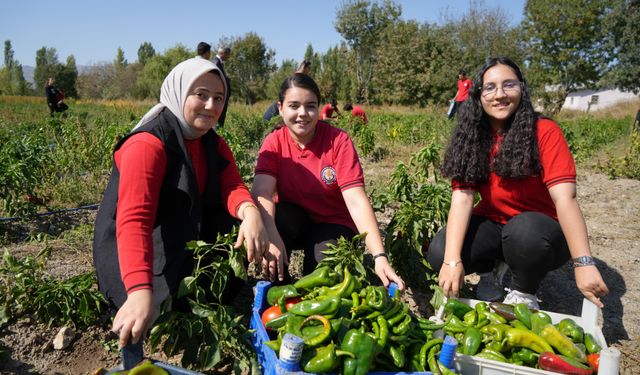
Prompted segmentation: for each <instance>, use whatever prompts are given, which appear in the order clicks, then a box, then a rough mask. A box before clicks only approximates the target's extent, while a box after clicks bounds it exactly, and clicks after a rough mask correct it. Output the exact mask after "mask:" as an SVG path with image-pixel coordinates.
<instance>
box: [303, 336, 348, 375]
mask: <svg viewBox="0 0 640 375" xmlns="http://www.w3.org/2000/svg"><path fill="white" fill-rule="evenodd" d="M339 356H348V357H350V358H355V356H354V355H353V353H351V352H348V351H345V350H336V346H335V344H334V343H333V342H331V343H329V345H327V346H323V347H320V348H312V349H310V350H306V351H305V352H303V353H302V358H301V359H300V366H301V367H302V369H303V370H304V371H305V372H312V373H325V372H331V371H334V370H335V369H336V368H337V367H338V365H339V364H340V361H339V360H338V357H339Z"/></svg>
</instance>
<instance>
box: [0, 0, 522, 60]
mask: <svg viewBox="0 0 640 375" xmlns="http://www.w3.org/2000/svg"><path fill="white" fill-rule="evenodd" d="M524 2H525V1H524V0H511V1H501V0H485V1H483V2H481V4H483V7H484V8H489V9H494V8H496V7H499V8H500V9H501V10H502V11H503V12H504V13H505V14H506V15H507V17H508V19H510V20H511V22H512V24H516V23H518V22H519V21H520V20H521V19H522V13H523V9H524ZM342 3H343V1H342V0H314V1H305V0H297V1H292V0H253V1H249V0H227V1H215V0H209V1H196V0H174V1H167V0H154V1H151V0H128V1H124V0H103V1H93V0H70V1H51V0H47V1H43V0H37V1H35V0H10V1H7V2H6V3H4V4H3V6H2V12H1V13H0V41H2V43H3V46H4V41H5V40H7V39H9V40H11V44H12V46H13V50H14V52H15V54H14V58H15V59H16V60H18V61H19V62H20V63H21V64H22V65H31V66H34V65H35V54H36V50H38V49H39V48H41V47H43V46H45V47H48V48H51V47H53V48H55V49H56V50H57V52H58V59H59V60H60V61H61V62H64V61H66V58H67V56H68V55H70V54H73V55H74V56H75V58H76V64H78V65H92V64H97V63H101V62H110V61H112V60H113V59H114V58H115V56H116V51H117V49H118V47H121V48H122V49H123V50H124V53H125V58H126V59H127V60H128V61H130V62H133V61H135V60H136V59H137V51H138V47H139V46H140V44H141V43H142V42H145V41H148V42H151V44H152V45H153V47H154V48H155V50H156V51H157V52H163V51H164V50H166V49H167V48H171V47H173V46H175V45H176V44H177V43H181V44H183V45H185V46H187V47H188V48H191V49H194V50H195V46H196V45H197V43H198V42H200V41H206V42H209V43H211V44H212V45H214V46H215V45H216V44H217V42H218V41H219V39H220V37H238V36H242V35H244V34H245V33H247V32H249V31H254V32H256V33H257V34H258V35H259V36H261V37H262V38H263V39H264V41H265V44H266V45H267V47H269V48H272V49H274V50H275V51H276V62H277V63H278V64H279V63H280V62H281V61H282V60H283V59H294V60H296V61H299V60H300V59H301V58H302V57H303V55H304V51H305V49H306V46H307V44H308V43H311V44H312V45H313V48H314V50H315V51H318V52H325V51H326V50H327V49H328V48H329V47H331V46H334V45H337V44H339V43H340V41H341V37H340V35H339V34H338V33H337V32H336V31H335V28H334V20H335V15H336V10H337V9H338V8H339V7H340V5H341V4H342ZM396 3H398V4H400V5H401V6H402V18H404V19H413V20H417V21H419V22H429V23H442V22H443V20H445V19H447V17H449V18H451V17H452V18H454V19H458V18H460V17H461V16H462V15H463V14H464V13H466V12H467V11H468V9H469V7H470V4H471V1H469V0H396ZM0 61H2V60H0Z"/></svg>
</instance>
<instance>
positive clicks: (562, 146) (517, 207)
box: [451, 118, 576, 224]
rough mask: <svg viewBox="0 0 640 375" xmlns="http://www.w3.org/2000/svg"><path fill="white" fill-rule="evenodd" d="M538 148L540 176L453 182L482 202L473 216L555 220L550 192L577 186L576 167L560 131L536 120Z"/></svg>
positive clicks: (496, 146) (546, 121) (495, 148)
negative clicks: (538, 214) (557, 187)
mask: <svg viewBox="0 0 640 375" xmlns="http://www.w3.org/2000/svg"><path fill="white" fill-rule="evenodd" d="M537 128H538V130H537V139H538V148H539V150H540V164H541V165H542V171H541V172H540V175H539V176H530V177H526V178H523V179H507V178H502V177H500V176H498V175H496V174H495V172H493V171H492V172H491V173H490V175H489V180H488V181H487V182H484V183H482V184H480V185H470V184H461V183H460V182H458V181H455V180H454V181H452V183H451V185H452V188H453V189H454V190H475V191H478V192H479V193H480V197H481V198H482V200H481V201H480V203H478V205H477V206H476V207H475V208H474V209H473V214H474V215H479V216H484V217H487V218H489V219H490V220H493V221H497V222H499V223H503V224H505V223H506V222H507V221H508V220H509V219H511V218H512V217H514V216H516V215H518V214H520V213H522V212H529V211H533V212H541V213H543V214H545V215H547V216H549V217H552V218H553V219H554V220H558V215H557V213H556V207H555V204H554V203H553V200H552V199H551V195H549V188H550V187H552V186H554V185H557V184H560V183H563V182H570V183H575V182H576V167H575V163H574V161H573V157H572V156H571V152H570V151H569V146H568V145H567V141H566V140H565V139H564V136H563V134H562V129H560V127H559V126H558V124H556V123H555V122H554V121H552V120H549V119H543V118H541V119H539V120H538V123H537ZM502 139H503V136H501V135H498V134H495V136H494V145H493V148H492V151H491V158H492V159H493V156H494V155H495V154H496V153H497V151H498V149H499V147H500V143H501V142H502Z"/></svg>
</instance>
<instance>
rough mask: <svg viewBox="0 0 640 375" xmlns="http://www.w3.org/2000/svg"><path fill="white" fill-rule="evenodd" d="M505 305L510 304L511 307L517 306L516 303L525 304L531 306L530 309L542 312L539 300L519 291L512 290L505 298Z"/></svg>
mask: <svg viewBox="0 0 640 375" xmlns="http://www.w3.org/2000/svg"><path fill="white" fill-rule="evenodd" d="M502 302H503V303H508V304H510V305H515V304H516V303H525V304H527V306H529V308H530V309H536V310H540V305H539V304H538V298H537V297H536V296H535V295H533V294H529V293H523V292H520V291H517V290H512V291H510V292H509V294H507V296H506V297H504V301H502Z"/></svg>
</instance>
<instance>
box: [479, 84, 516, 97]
mask: <svg viewBox="0 0 640 375" xmlns="http://www.w3.org/2000/svg"><path fill="white" fill-rule="evenodd" d="M521 85H522V83H521V82H520V81H505V82H503V83H502V92H504V93H505V94H507V93H509V94H511V93H515V92H519V91H520V89H521V88H522V87H521ZM497 93H498V86H496V85H495V84H493V83H488V84H486V85H484V86H482V89H481V94H482V97H483V98H493V97H494V96H496V94H497Z"/></svg>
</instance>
